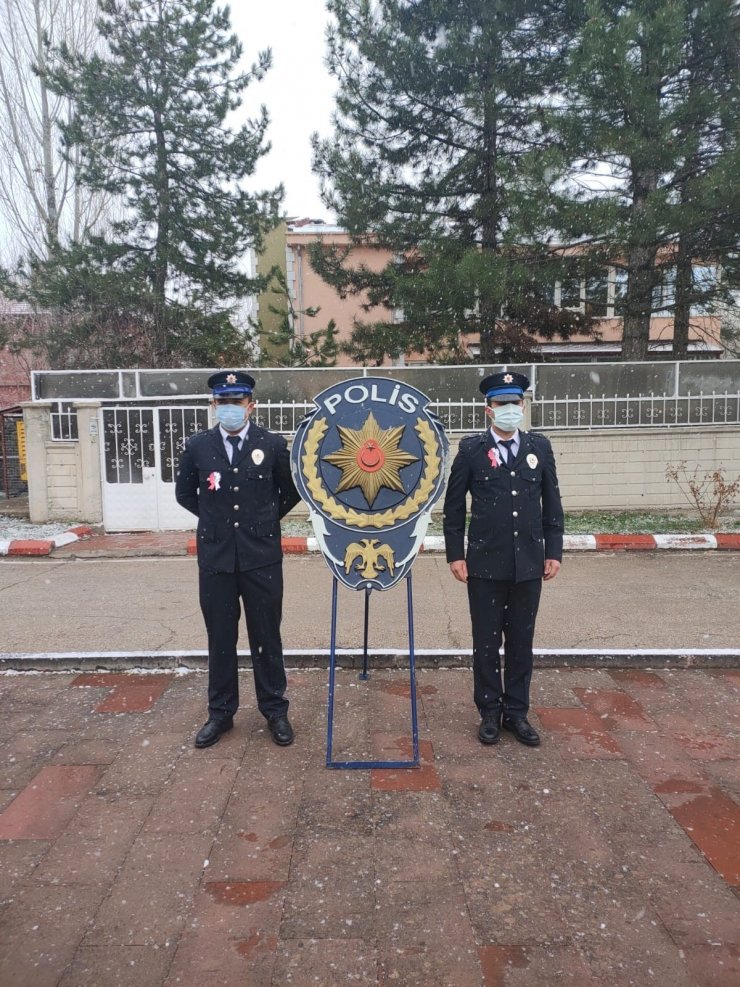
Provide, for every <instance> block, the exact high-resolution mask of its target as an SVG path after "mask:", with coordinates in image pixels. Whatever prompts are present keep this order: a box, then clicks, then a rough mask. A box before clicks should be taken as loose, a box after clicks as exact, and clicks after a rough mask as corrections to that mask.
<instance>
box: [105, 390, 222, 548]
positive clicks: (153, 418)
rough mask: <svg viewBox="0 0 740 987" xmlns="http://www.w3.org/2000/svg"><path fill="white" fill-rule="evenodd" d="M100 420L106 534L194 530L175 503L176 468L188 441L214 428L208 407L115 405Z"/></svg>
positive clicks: (189, 516) (189, 517) (186, 513)
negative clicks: (205, 430) (210, 427)
mask: <svg viewBox="0 0 740 987" xmlns="http://www.w3.org/2000/svg"><path fill="white" fill-rule="evenodd" d="M100 418H101V434H102V436H103V441H102V443H101V456H102V475H103V524H104V525H105V529H106V531H157V530H160V531H167V530H169V531H172V530H188V529H190V528H194V527H195V525H196V518H195V516H194V515H193V514H191V513H190V512H189V511H186V510H184V509H183V508H182V507H180V505H179V504H178V503H177V502H176V500H175V470H176V468H177V460H178V457H179V455H180V452H181V451H182V448H183V446H184V444H185V440H186V439H187V437H188V436H189V435H192V434H193V433H194V432H200V431H203V429H206V428H208V409H207V408H206V407H202V406H201V407H196V406H187V407H186V406H181V407H171V406H167V407H159V408H142V407H132V406H129V407H125V408H124V407H113V408H102V409H101V412H100Z"/></svg>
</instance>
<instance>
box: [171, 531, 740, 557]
mask: <svg viewBox="0 0 740 987" xmlns="http://www.w3.org/2000/svg"><path fill="white" fill-rule="evenodd" d="M282 545H283V552H284V553H285V554H286V555H303V554H307V553H309V552H319V551H321V549H320V548H319V543H318V541H317V540H316V538H283V540H282ZM667 548H671V549H677V550H680V551H687V550H691V549H700V550H702V551H707V550H708V549H714V548H719V549H725V550H728V549H729V550H736V551H740V534H730V533H728V534H716V535H565V537H564V538H563V550H564V551H566V552H619V551H625V552H629V551H655V550H656V549H667ZM444 550H445V540H444V538H443V537H442V536H441V535H428V536H427V537H426V538H425V539H424V541H423V543H422V551H424V552H429V553H440V552H442V553H443V552H444ZM196 554H197V548H196V544H195V538H191V539H190V541H189V542H188V555H196Z"/></svg>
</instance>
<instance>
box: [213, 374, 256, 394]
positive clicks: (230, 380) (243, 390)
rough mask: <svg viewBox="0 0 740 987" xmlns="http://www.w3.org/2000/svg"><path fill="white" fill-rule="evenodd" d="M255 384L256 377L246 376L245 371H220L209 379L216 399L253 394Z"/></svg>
mask: <svg viewBox="0 0 740 987" xmlns="http://www.w3.org/2000/svg"><path fill="white" fill-rule="evenodd" d="M254 383H255V382H254V377H250V376H249V374H245V373H244V371H243V370H219V371H218V373H216V374H211V376H210V377H209V378H208V386H209V387H210V388H211V390H212V391H213V396H214V397H220V396H221V395H222V394H223V395H227V394H251V393H252V390H253V388H254Z"/></svg>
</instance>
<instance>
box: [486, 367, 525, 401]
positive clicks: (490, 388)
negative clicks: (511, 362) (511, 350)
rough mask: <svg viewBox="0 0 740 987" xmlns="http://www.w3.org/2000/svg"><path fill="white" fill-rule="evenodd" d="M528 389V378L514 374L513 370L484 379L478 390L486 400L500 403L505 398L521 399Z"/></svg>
mask: <svg viewBox="0 0 740 987" xmlns="http://www.w3.org/2000/svg"><path fill="white" fill-rule="evenodd" d="M528 387H529V377H525V376H524V374H518V373H515V372H514V371H513V370H504V371H503V372H502V373H499V374H491V375H490V376H488V377H485V378H484V379H483V380H482V381H481V382H480V385H479V387H478V390H479V391H480V392H481V394H485V396H486V400H489V399H490V398H493V400H494V401H502V400H504V399H505V398H523V397H524V392H525V391H526V390H527V388H528Z"/></svg>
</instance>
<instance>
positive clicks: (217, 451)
mask: <svg viewBox="0 0 740 987" xmlns="http://www.w3.org/2000/svg"><path fill="white" fill-rule="evenodd" d="M175 496H176V497H177V502H178V504H180V505H181V506H182V507H184V508H186V509H187V510H188V511H192V513H193V514H196V515H197V516H198V533H197V541H198V564H199V565H200V566H201V567H202V568H204V569H208V570H210V571H211V572H234V571H235V568H236V562H237V559H238V562H239V569H240V570H241V571H245V570H248V569H259V568H261V567H262V566H266V565H272V564H273V563H275V562H279V561H280V559H281V558H282V549H281V546H280V518H282V517H283V516H284V515H285V514H287V513H288V511H289V510H290V509H291V508H292V507H293V506H295V504H297V503H298V501H299V500H300V497H299V495H298V491H297V490H296V488H295V484H294V483H293V478H292V476H291V474H290V457H289V454H288V446H287V443H286V441H285V439H284V438H283V437H282V436H281V435H276V434H275V433H273V432H268V431H267V429H265V428H260V427H259V425H255V424H254V422H250V424H249V428H248V430H247V435H246V438H245V440H244V442H243V443H242V448H241V449H240V451H239V452H237V453H235V455H234V461H233V462H232V463H230V462H229V457H228V456H227V454H226V449H225V448H224V442H223V438H222V436H221V432H220V430H219V427H218V426H216V427H215V428H211V429H209V430H208V431H207V432H199V433H197V434H196V435H193V436H192V437H191V438H190V439H189V440H188V443H187V445H186V446H185V451H184V452H183V454H182V456H181V458H180V468H179V471H178V476H177V483H176V485H175Z"/></svg>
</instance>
